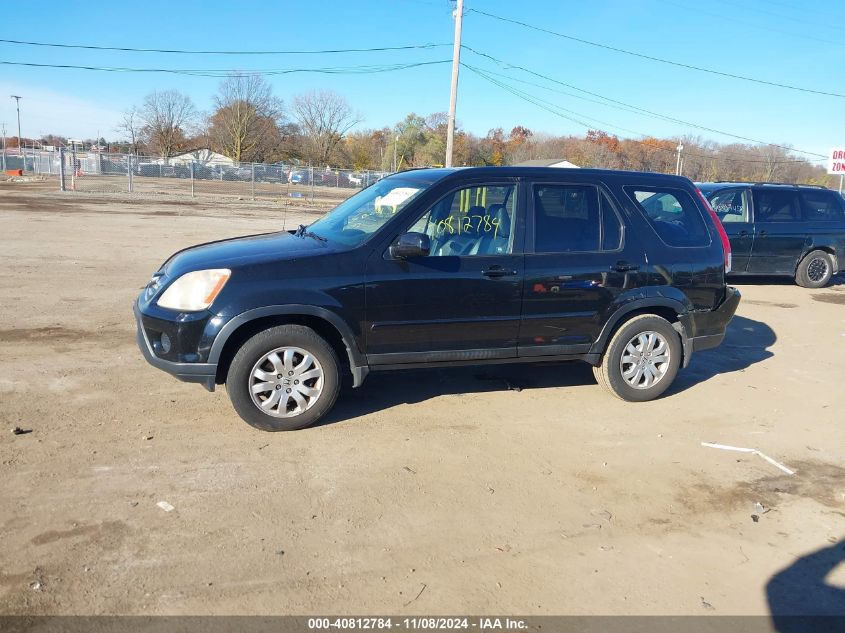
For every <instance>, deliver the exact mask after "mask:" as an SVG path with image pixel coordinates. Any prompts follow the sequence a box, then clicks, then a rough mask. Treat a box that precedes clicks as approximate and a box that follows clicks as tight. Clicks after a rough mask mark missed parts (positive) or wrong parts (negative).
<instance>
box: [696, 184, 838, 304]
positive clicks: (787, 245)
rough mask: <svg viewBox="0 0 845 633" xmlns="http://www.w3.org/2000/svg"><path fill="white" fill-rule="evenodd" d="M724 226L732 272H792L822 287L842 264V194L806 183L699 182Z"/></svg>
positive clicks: (802, 280) (799, 280)
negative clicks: (730, 252) (731, 254)
mask: <svg viewBox="0 0 845 633" xmlns="http://www.w3.org/2000/svg"><path fill="white" fill-rule="evenodd" d="M698 186H699V187H700V189H701V191H703V192H704V195H705V196H707V199H708V200H709V201H710V205H711V206H712V207H713V210H714V211H715V212H716V215H717V216H718V217H719V219H720V220H721V221H722V223H723V224H724V226H725V231H726V232H727V234H728V237H729V238H730V241H731V250H732V252H733V271H732V273H733V274H736V275H781V276H787V277H792V278H794V279H795V282H796V283H797V284H798V285H799V286H803V287H805V288H821V287H822V286H825V285H827V283H828V282H829V281H830V278H831V277H832V276H833V275H835V274H836V273H837V272H838V271H840V270H843V267H845V260H843V255H845V199H843V198H842V196H841V195H839V194H838V193H836V192H835V191H831V190H830V189H826V188H824V187H817V186H810V185H786V184H779V183H748V182H744V183H743V182H706V183H699V185H698Z"/></svg>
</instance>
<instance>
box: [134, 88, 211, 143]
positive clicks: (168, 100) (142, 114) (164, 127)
mask: <svg viewBox="0 0 845 633" xmlns="http://www.w3.org/2000/svg"><path fill="white" fill-rule="evenodd" d="M196 114H197V111H196V108H195V107H194V103H193V101H191V98H190V97H189V96H188V95H185V94H182V93H181V92H179V91H178V90H163V91H154V92H151V93H150V94H148V95H147V96H146V97H145V98H144V103H143V105H142V106H141V109H140V111H139V114H138V116H139V118H140V121H141V128H140V129H141V136H142V138H143V139H144V141H145V142H146V143H147V144H148V145H149V146H150V147H151V148H152V149H154V150H155V151H156V152H158V153H159V154H160V155H162V156H172V155H173V154H174V153H175V152H176V151H177V150H179V149H181V148H182V147H183V144H184V141H185V136H186V133H187V132H188V130H189V128H190V127H191V126H192V125H193V123H194V120H195V118H196Z"/></svg>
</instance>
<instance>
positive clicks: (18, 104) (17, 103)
mask: <svg viewBox="0 0 845 633" xmlns="http://www.w3.org/2000/svg"><path fill="white" fill-rule="evenodd" d="M11 97H12V99H14V100H15V106H16V107H17V109H18V154H20V155H21V156H23V147H21V97H20V96H19V95H11Z"/></svg>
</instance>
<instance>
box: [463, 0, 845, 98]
mask: <svg viewBox="0 0 845 633" xmlns="http://www.w3.org/2000/svg"><path fill="white" fill-rule="evenodd" d="M467 12H468V13H469V12H472V13H478V14H479V15H484V16H487V17H488V18H493V19H494V20H500V21H502V22H509V23H511V24H517V25H519V26H523V27H525V28H528V29H532V30H534V31H539V32H540V33H547V34H549V35H554V36H556V37H561V38H563V39H566V40H571V41H573V42H578V43H580V44H586V45H588V46H594V47H596V48H602V49H604V50H608V51H613V52H615V53H623V54H625V55H631V56H633V57H639V58H641V59H647V60H649V61H653V62H660V63H661V64H668V65H670V66H677V67H679V68H686V69H687V70H696V71H698V72H702V73H709V74H711V75H719V76H721V77H730V78H731V79H741V80H742V81H750V82H753V83H757V84H763V85H765V86H774V87H776V88H785V89H787V90H795V91H798V92H807V93H811V94H818V95H825V96H827V97H838V98H840V99H845V94H841V93H838V92H826V91H824V90H815V89H812V88H802V87H801V86H793V85H791V84H783V83H778V82H776V81H767V80H765V79H757V78H755V77H747V76H745V75H736V74H733V73H728V72H724V71H721V70H714V69H712V68H705V67H703V66H695V65H693V64H685V63H683V62H676V61H672V60H670V59H663V58H662V57H654V56H652V55H646V54H645V53H637V52H635V51H629V50H626V49H624V48H618V47H616V46H610V45H609V44H602V43H600V42H593V41H591V40H585V39H583V38H580V37H575V36H573V35H566V34H565V33H558V32H557V31H551V30H549V29H544V28H542V27H540V26H535V25H533V24H528V23H526V22H520V21H519V20H514V19H511V18H506V17H503V16H500V15H495V14H493V13H487V12H486V11H481V10H480V9H467Z"/></svg>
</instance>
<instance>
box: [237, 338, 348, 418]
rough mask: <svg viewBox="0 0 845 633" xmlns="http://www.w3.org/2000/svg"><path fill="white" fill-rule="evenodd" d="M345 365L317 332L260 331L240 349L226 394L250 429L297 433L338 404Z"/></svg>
mask: <svg viewBox="0 0 845 633" xmlns="http://www.w3.org/2000/svg"><path fill="white" fill-rule="evenodd" d="M274 354H275V355H274ZM339 367H340V363H339V362H338V359H337V355H336V354H335V352H334V350H333V349H332V347H331V345H329V344H328V343H327V342H326V341H325V339H323V338H322V337H321V336H319V335H318V334H317V333H316V332H315V331H314V330H312V329H311V328H308V327H305V326H302V325H280V326H278V327H273V328H270V329H269V330H264V331H263V332H259V333H258V334H256V335H255V336H253V337H252V338H250V339H249V340H248V341H246V343H244V344H243V346H242V347H241V348H240V349H239V350H238V352H237V353H236V354H235V357H234V358H233V359H232V363H231V365H230V366H229V373H228V375H227V376H226V391H227V392H228V393H229V399H230V400H231V401H232V406H234V407H235V411H237V413H238V415H239V416H241V418H243V420H244V421H245V422H246V423H247V424H249V425H250V426H254V427H255V428H257V429H261V430H262V431H293V430H296V429H302V428H305V427H307V426H311V425H312V424H314V423H315V422H317V421H318V420H320V419H321V418H322V417H323V416H325V415H326V414H327V413H328V412H329V411H330V410H331V408H332V407H333V406H334V403H335V401H336V400H337V396H338V393H339V392H340V375H339ZM300 376H304V378H303V379H302V380H301V381H300V380H299V377H300ZM253 389H255V391H256V393H255V394H253V393H252V391H253ZM261 403H264V404H265V407H266V409H267V410H266V411H265V410H264V408H262V406H261ZM283 406H284V409H283V408H282V407H283ZM297 409H299V410H300V411H299V412H297Z"/></svg>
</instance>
